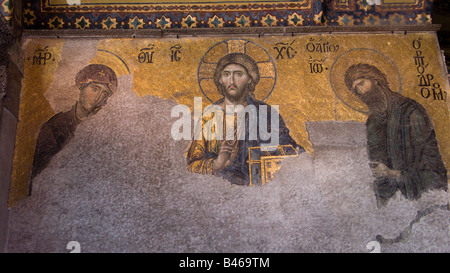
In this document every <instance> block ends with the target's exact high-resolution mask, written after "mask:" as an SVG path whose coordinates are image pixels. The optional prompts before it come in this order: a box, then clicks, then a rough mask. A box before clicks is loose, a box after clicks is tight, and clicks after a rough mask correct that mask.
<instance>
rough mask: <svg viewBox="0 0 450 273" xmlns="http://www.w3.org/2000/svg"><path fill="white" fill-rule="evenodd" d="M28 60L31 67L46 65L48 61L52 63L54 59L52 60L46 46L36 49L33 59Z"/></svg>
mask: <svg viewBox="0 0 450 273" xmlns="http://www.w3.org/2000/svg"><path fill="white" fill-rule="evenodd" d="M28 60H32V63H31V64H32V65H46V64H48V63H49V61H50V60H51V61H52V62H54V61H55V59H54V58H52V53H51V52H50V51H49V50H48V46H46V47H44V48H38V49H36V50H35V51H34V54H33V57H30V58H28Z"/></svg>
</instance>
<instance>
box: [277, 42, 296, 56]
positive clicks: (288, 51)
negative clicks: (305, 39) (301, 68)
mask: <svg viewBox="0 0 450 273" xmlns="http://www.w3.org/2000/svg"><path fill="white" fill-rule="evenodd" d="M294 42H295V40H294V41H292V42H291V43H281V42H280V43H276V44H275V46H274V47H273V48H274V49H275V50H276V51H277V57H276V58H275V59H276V60H278V59H285V57H287V59H292V58H294V57H295V55H297V51H296V50H295V49H294V48H293V47H292V45H293V44H294Z"/></svg>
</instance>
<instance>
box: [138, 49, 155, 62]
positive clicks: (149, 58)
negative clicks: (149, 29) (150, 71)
mask: <svg viewBox="0 0 450 273" xmlns="http://www.w3.org/2000/svg"><path fill="white" fill-rule="evenodd" d="M154 48H155V45H153V44H149V45H147V47H144V48H142V49H141V50H140V53H139V55H138V61H139V63H141V64H142V63H153V57H154V54H155V51H154V50H153V49H154Z"/></svg>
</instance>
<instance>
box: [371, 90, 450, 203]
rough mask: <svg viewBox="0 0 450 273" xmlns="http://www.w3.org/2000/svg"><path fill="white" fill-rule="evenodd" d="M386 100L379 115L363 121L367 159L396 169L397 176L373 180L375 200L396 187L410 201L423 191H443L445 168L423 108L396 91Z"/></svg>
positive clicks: (445, 182) (445, 179) (382, 199)
mask: <svg viewBox="0 0 450 273" xmlns="http://www.w3.org/2000/svg"><path fill="white" fill-rule="evenodd" d="M388 101H389V103H388V109H387V111H385V113H384V114H383V115H376V114H372V115H370V116H369V118H368V120H367V122H366V125H367V137H368V149H369V158H370V160H371V161H377V162H381V163H384V164H385V165H386V166H387V167H389V168H391V169H393V170H400V171H401V177H400V178H392V177H383V178H377V179H376V180H375V182H374V186H375V187H374V189H375V194H376V196H377V199H378V201H379V202H381V204H384V203H386V202H387V200H389V198H391V197H392V196H393V195H394V194H395V193H396V191H397V190H400V192H401V193H402V194H403V195H404V196H405V197H406V198H408V199H411V200H414V199H418V198H420V196H421V194H422V193H423V192H425V191H427V190H431V189H443V190H447V188H448V182H447V170H446V168H445V166H444V163H443V161H442V157H441V154H440V153H439V148H438V142H437V140H436V134H435V131H434V129H433V125H432V123H431V120H430V118H429V116H428V114H427V112H426V110H425V109H424V108H423V106H421V105H420V104H419V103H417V102H416V101H414V100H412V99H409V98H405V97H403V96H401V95H399V94H397V93H391V95H389V97H388Z"/></svg>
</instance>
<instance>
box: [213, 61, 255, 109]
mask: <svg viewBox="0 0 450 273" xmlns="http://www.w3.org/2000/svg"><path fill="white" fill-rule="evenodd" d="M219 82H220V83H221V84H222V85H223V89H224V90H223V91H224V95H225V96H226V97H227V98H230V99H234V100H236V99H240V98H242V97H244V96H245V95H246V93H247V85H248V84H249V83H250V82H251V77H250V76H249V74H248V73H247V70H246V69H245V68H244V67H243V66H242V65H239V64H229V65H227V66H225V68H224V69H223V70H222V73H221V76H220V80H219Z"/></svg>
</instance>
